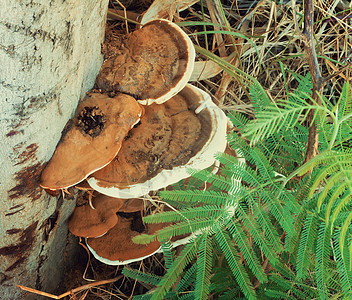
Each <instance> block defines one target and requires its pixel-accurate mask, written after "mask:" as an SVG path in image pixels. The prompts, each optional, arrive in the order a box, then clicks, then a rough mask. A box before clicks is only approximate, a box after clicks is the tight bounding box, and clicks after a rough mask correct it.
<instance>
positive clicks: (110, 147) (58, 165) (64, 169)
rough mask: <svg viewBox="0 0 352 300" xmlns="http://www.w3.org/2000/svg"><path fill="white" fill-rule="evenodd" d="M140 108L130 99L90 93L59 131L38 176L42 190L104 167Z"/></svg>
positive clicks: (66, 184) (67, 184) (75, 180)
mask: <svg viewBox="0 0 352 300" xmlns="http://www.w3.org/2000/svg"><path fill="white" fill-rule="evenodd" d="M142 114H143V107H142V106H141V105H140V104H139V103H138V102H137V101H136V100H135V99H134V98H133V97H131V96H128V95H124V94H118V95H116V96H115V97H113V98H110V97H109V96H107V95H104V94H97V93H93V94H92V95H91V96H87V97H86V98H85V99H84V100H82V101H81V102H80V103H79V105H78V107H77V110H76V113H75V116H74V118H73V119H72V120H70V121H69V122H68V124H67V125H66V127H65V129H64V130H63V132H62V136H61V139H60V141H59V144H58V145H57V147H56V150H55V152H54V154H53V156H52V158H51V159H50V161H49V163H48V164H47V165H46V167H45V168H44V170H43V172H42V175H41V183H40V185H41V187H43V188H45V189H49V190H58V189H63V188H68V187H70V186H73V185H75V184H77V183H79V182H81V181H82V180H84V179H85V178H87V176H88V175H89V174H91V173H93V172H95V171H97V170H99V169H101V168H103V167H104V166H106V165H107V164H108V163H109V162H110V161H111V160H113V158H114V157H115V156H116V154H117V152H118V151H119V150H120V148H121V144H122V141H123V139H124V138H125V136H126V135H127V134H128V132H129V130H131V128H132V127H133V126H134V125H135V124H136V123H138V122H139V120H140V118H141V116H142Z"/></svg>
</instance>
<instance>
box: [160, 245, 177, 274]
mask: <svg viewBox="0 0 352 300" xmlns="http://www.w3.org/2000/svg"><path fill="white" fill-rule="evenodd" d="M160 246H161V249H162V250H163V255H164V261H165V267H166V269H170V267H171V266H172V263H173V261H174V255H173V253H172V244H171V243H170V242H169V241H162V242H161V243H160Z"/></svg>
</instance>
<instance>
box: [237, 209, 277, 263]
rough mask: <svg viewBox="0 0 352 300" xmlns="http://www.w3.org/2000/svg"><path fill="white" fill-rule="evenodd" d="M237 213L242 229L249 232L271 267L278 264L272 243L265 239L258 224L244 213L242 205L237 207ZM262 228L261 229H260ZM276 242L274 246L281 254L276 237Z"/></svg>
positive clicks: (251, 216)
mask: <svg viewBox="0 0 352 300" xmlns="http://www.w3.org/2000/svg"><path fill="white" fill-rule="evenodd" d="M237 212H238V213H239V214H240V220H241V221H242V222H243V225H244V227H245V228H246V229H247V230H248V231H249V233H250V235H251V237H253V239H254V242H255V243H256V244H257V245H258V246H259V248H260V249H261V251H263V253H264V255H265V256H266V257H267V258H268V259H269V262H270V264H271V265H273V266H275V265H276V264H277V263H278V260H279V258H278V256H277V254H276V252H275V248H274V246H273V243H272V242H271V241H270V240H268V239H265V236H264V233H263V229H261V228H260V227H259V224H258V222H257V221H256V219H255V218H254V217H253V215H252V214H249V213H247V212H246V210H245V208H244V207H243V206H242V205H239V206H238V209H237ZM262 228H263V227H262ZM277 239H278V241H275V242H274V244H275V245H278V246H277V248H278V249H280V251H277V252H278V253H280V252H281V250H282V246H281V245H280V240H279V237H278V236H277Z"/></svg>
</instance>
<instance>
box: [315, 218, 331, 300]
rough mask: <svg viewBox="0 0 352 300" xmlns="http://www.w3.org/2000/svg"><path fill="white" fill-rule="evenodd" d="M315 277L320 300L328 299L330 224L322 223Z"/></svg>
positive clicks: (319, 232)
mask: <svg viewBox="0 0 352 300" xmlns="http://www.w3.org/2000/svg"><path fill="white" fill-rule="evenodd" d="M315 253H316V263H315V276H316V281H317V287H318V292H319V296H320V299H322V300H324V299H327V298H328V297H327V295H328V287H329V282H328V279H329V277H330V275H329V272H330V270H329V260H330V256H331V231H330V228H329V226H328V224H325V223H321V224H320V226H319V231H318V242H317V247H316V252H315Z"/></svg>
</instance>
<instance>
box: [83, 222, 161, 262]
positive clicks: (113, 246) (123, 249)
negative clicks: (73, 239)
mask: <svg viewBox="0 0 352 300" xmlns="http://www.w3.org/2000/svg"><path fill="white" fill-rule="evenodd" d="M131 222H132V219H130V218H124V217H119V220H118V223H117V224H116V225H115V227H113V228H112V229H111V230H109V231H108V232H107V233H106V234H105V235H103V236H102V237H99V238H94V239H87V245H88V248H89V250H90V251H91V252H92V253H93V255H94V256H95V258H96V259H98V260H100V261H101V262H103V263H105V264H108V265H124V264H128V263H132V262H135V261H140V260H142V259H144V258H146V257H148V256H151V255H153V254H154V253H156V252H158V250H159V249H160V242H158V241H154V242H151V243H149V244H146V245H141V244H135V243H133V241H132V239H133V238H134V237H135V236H137V235H139V234H140V232H138V231H134V230H132V229H131ZM162 227H163V225H161V224H149V225H148V227H147V229H146V231H145V233H148V234H152V233H154V232H156V231H157V230H159V229H161V228H162Z"/></svg>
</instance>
